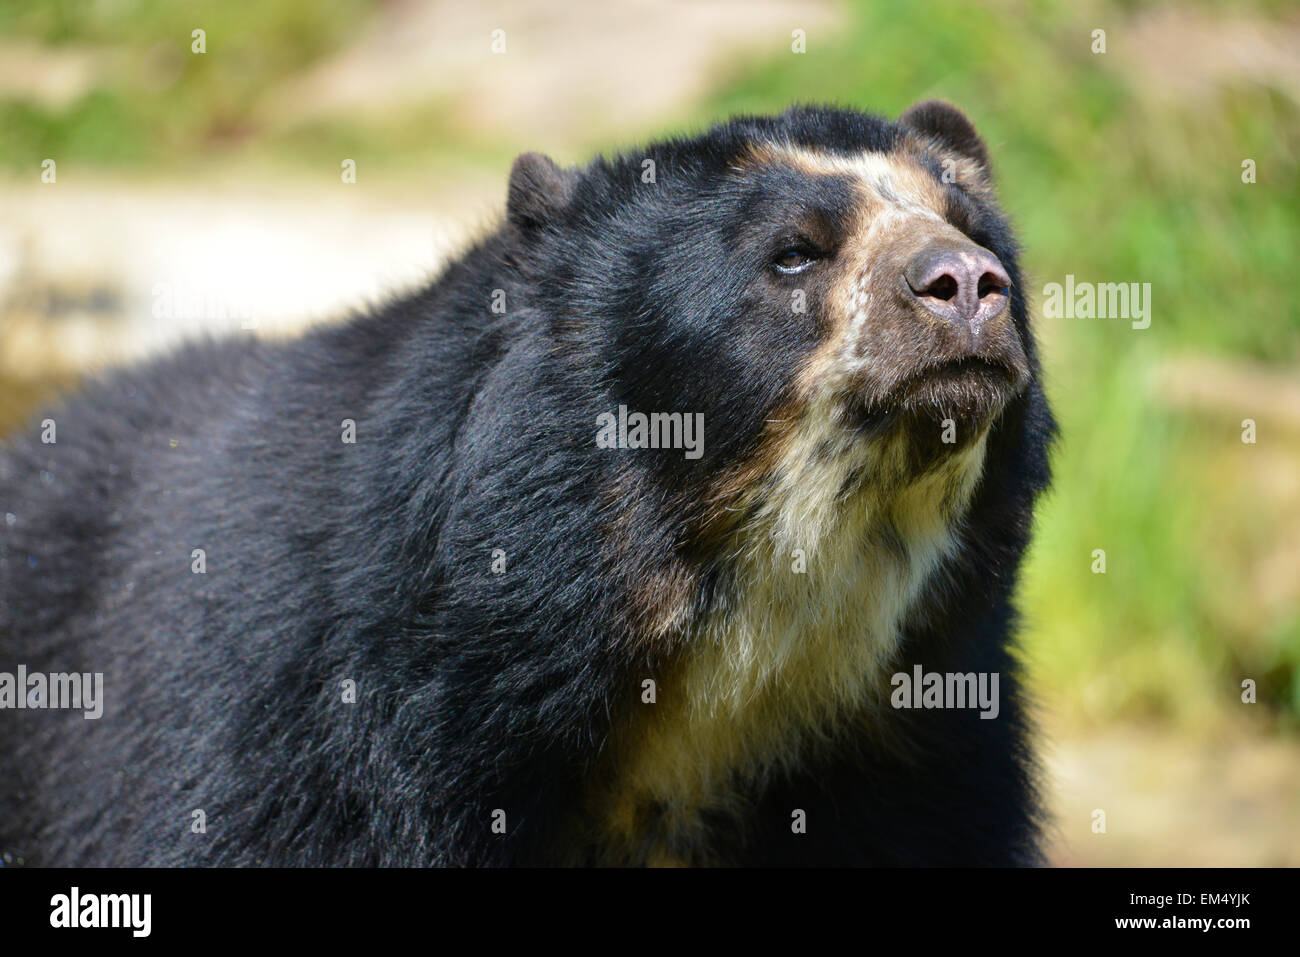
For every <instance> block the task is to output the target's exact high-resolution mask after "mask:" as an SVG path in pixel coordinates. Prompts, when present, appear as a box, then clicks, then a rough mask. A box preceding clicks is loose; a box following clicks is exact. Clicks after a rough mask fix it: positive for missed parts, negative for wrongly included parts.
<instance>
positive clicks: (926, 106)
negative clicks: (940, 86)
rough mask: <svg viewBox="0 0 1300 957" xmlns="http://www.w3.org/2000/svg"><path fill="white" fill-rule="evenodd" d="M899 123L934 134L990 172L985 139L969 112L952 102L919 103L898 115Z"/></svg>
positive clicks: (953, 149)
mask: <svg viewBox="0 0 1300 957" xmlns="http://www.w3.org/2000/svg"><path fill="white" fill-rule="evenodd" d="M898 125H899V126H906V127H909V128H911V129H914V130H916V131H917V132H918V133H924V134H926V135H927V136H931V137H933V138H934V139H936V140H938V141H939V143H941V144H942V145H943V146H946V147H947V148H948V149H950V150H952V151H953V152H954V153H956V154H957V155H959V156H965V157H966V158H967V159H972V160H974V161H975V162H976V163H978V164H979V165H980V166H981V167H983V171H984V173H985V174H986V175H987V174H988V172H989V151H988V149H987V147H985V145H984V141H983V140H982V139H980V135H979V134H978V133H976V132H975V126H974V124H973V123H971V121H970V120H969V119H967V118H966V114H965V113H963V112H962V111H961V110H959V109H957V107H955V106H953V105H952V104H951V103H945V102H944V101H943V100H926V101H925V102H924V103H916V104H914V105H912V106H910V107H908V108H907V109H906V110H905V111H904V112H903V115H902V116H900V117H899V118H898Z"/></svg>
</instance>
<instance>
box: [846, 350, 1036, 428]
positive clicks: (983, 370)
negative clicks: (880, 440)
mask: <svg viewBox="0 0 1300 957" xmlns="http://www.w3.org/2000/svg"><path fill="white" fill-rule="evenodd" d="M1028 379H1029V373H1028V370H1027V369H1025V368H1024V367H1023V366H1021V365H1012V364H1011V363H1008V362H1002V361H998V360H996V359H988V358H984V357H982V356H961V357H958V358H952V359H945V360H940V361H937V362H932V363H928V364H926V365H925V366H923V367H922V368H920V369H917V370H914V371H911V372H909V373H908V374H906V375H904V376H902V377H900V378H899V379H898V380H897V381H896V382H895V383H894V384H893V385H892V386H891V387H890V388H889V389H887V390H885V391H884V392H883V394H880V393H877V394H874V395H873V394H870V392H868V394H867V395H865V396H863V395H862V394H861V393H859V395H858V396H856V397H855V399H856V401H855V402H854V403H853V404H854V405H855V406H856V409H855V413H856V414H854V415H853V416H852V419H853V420H854V421H853V424H854V425H855V426H857V427H860V428H866V429H867V430H869V431H880V430H884V429H888V428H891V427H904V428H907V429H908V430H909V431H919V432H927V431H937V430H940V429H942V428H944V427H945V424H946V423H947V422H948V421H949V420H951V422H952V423H955V424H956V425H957V427H958V428H959V429H960V431H961V432H963V433H965V435H966V436H970V435H971V432H972V427H974V428H976V429H980V430H982V429H983V428H984V427H985V426H987V425H988V424H989V423H990V422H991V421H992V420H993V419H994V418H995V417H996V416H997V415H998V413H1000V412H1001V411H1002V409H1003V408H1004V407H1005V406H1006V405H1007V403H1008V402H1010V401H1011V400H1012V399H1013V398H1015V396H1016V395H1018V394H1019V393H1020V392H1021V391H1022V390H1023V389H1024V387H1025V385H1026V384H1027V383H1028ZM956 444H958V445H961V444H964V442H957V443H956Z"/></svg>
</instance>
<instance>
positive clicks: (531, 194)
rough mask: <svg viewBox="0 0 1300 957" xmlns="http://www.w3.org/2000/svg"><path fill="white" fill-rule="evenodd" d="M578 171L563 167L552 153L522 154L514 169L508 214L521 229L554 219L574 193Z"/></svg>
mask: <svg viewBox="0 0 1300 957" xmlns="http://www.w3.org/2000/svg"><path fill="white" fill-rule="evenodd" d="M576 181H577V173H576V172H574V171H573V170H562V169H560V167H558V166H556V165H555V162H554V161H553V160H552V159H551V158H550V157H549V156H543V155H542V154H541V153H521V154H520V155H519V157H518V158H517V159H516V160H515V165H514V166H512V167H511V168H510V190H509V193H508V195H507V198H506V217H507V218H508V219H509V220H510V222H511V223H512V224H514V225H515V226H517V227H519V228H520V229H536V228H537V227H538V226H541V225H544V224H545V223H547V222H550V220H551V219H552V218H554V216H555V215H556V213H558V212H560V210H562V209H564V207H565V206H567V205H568V203H569V200H570V198H572V196H573V186H574V183H575V182H576Z"/></svg>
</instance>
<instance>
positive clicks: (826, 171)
mask: <svg viewBox="0 0 1300 957" xmlns="http://www.w3.org/2000/svg"><path fill="white" fill-rule="evenodd" d="M733 168H735V169H738V170H741V171H743V172H749V173H751V174H761V173H763V172H764V171H771V170H781V171H793V172H796V173H798V174H799V175H800V176H805V177H808V179H809V181H810V185H816V184H817V183H818V182H819V181H824V180H827V179H831V178H833V179H835V180H837V181H839V182H846V183H849V184H851V185H852V186H853V187H854V192H855V195H856V198H857V199H858V201H859V202H860V203H861V204H863V206H865V207H867V208H871V209H880V208H882V207H895V208H899V209H902V210H904V211H906V212H908V213H911V214H914V215H920V216H924V217H927V218H933V219H938V220H943V219H945V218H946V216H945V211H946V210H947V207H948V199H947V192H946V189H945V187H944V185H943V184H942V183H941V182H940V181H939V180H938V179H936V177H935V176H934V174H933V173H932V171H931V170H930V169H929V168H928V167H927V164H926V162H925V159H924V158H923V155H922V154H920V153H919V152H913V151H911V150H907V149H895V150H890V151H887V152H885V151H878V150H864V151H861V152H842V151H829V150H820V149H816V148H813V147H807V146H799V145H792V144H787V143H756V144H753V145H752V146H751V147H750V148H749V149H748V150H747V151H746V153H745V155H744V156H743V157H742V158H741V160H740V162H738V163H736V164H735V165H734V167H733Z"/></svg>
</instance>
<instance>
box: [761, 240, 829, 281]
mask: <svg viewBox="0 0 1300 957" xmlns="http://www.w3.org/2000/svg"><path fill="white" fill-rule="evenodd" d="M819 258H820V257H819V256H818V255H817V251H816V250H815V249H813V248H812V247H810V246H806V245H796V246H786V247H785V248H783V249H782V250H781V251H780V252H778V253H777V254H776V255H775V256H773V257H772V267H773V268H774V269H775V270H776V271H777V272H780V273H785V274H786V275H787V276H790V275H794V274H795V273H800V272H803V271H804V270H805V269H807V268H808V267H809V266H811V265H812V264H813V263H815V262H817V260H818V259H819Z"/></svg>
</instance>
